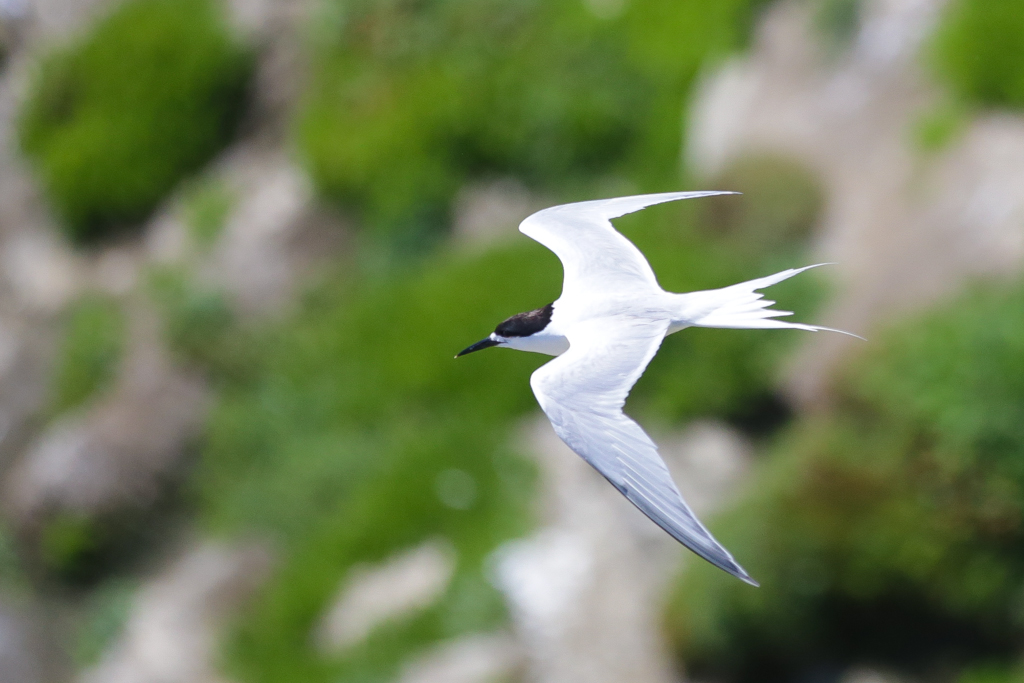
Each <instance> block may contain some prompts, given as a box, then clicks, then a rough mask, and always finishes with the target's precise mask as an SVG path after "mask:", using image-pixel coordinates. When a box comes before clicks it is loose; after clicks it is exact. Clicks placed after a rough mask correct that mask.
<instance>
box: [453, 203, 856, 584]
mask: <svg viewBox="0 0 1024 683" xmlns="http://www.w3.org/2000/svg"><path fill="white" fill-rule="evenodd" d="M721 194H736V193H735V192H667V193H663V194H646V195H637V196H632V197H618V198H615V199H599V200H595V201H587V202H579V203H576V204H565V205H562V206H554V207H551V208H548V209H544V210H542V211H538V212H537V213H535V214H533V215H531V216H529V217H528V218H526V220H524V221H523V222H522V223H521V224H520V226H519V230H520V232H522V233H523V234H525V235H527V236H528V237H531V238H533V239H535V240H536V241H538V242H540V243H541V244H543V245H544V246H545V247H547V248H548V249H550V250H551V251H553V252H555V255H556V256H558V259H559V260H560V261H561V262H562V268H563V270H564V277H563V282H562V294H561V296H560V297H558V300H557V301H555V302H554V303H550V304H548V305H547V306H544V307H542V308H538V309H536V310H533V311H527V312H526V313H520V314H518V315H514V316H512V317H511V318H509V319H508V320H505V321H504V322H502V323H501V324H500V325H498V326H497V327H496V328H495V330H494V332H492V333H491V334H490V336H488V337H487V338H486V339H483V340H481V341H478V342H477V343H476V344H473V345H472V346H469V347H468V348H466V349H463V350H462V351H461V352H459V354H458V355H457V356H456V358H458V357H459V356H464V355H466V354H467V353H472V352H474V351H479V350H481V349H486V348H489V347H492V346H504V347H508V348H511V349H519V350H520V351H534V352H537V353H544V354H548V355H551V356H556V358H555V359H554V360H552V361H550V362H548V363H546V364H545V365H543V366H541V367H540V368H539V369H537V371H535V372H534V373H533V375H532V376H531V377H530V386H531V388H532V389H533V393H534V395H535V396H536V397H537V402H538V403H540V407H541V409H542V410H543V411H544V413H545V414H546V415H547V417H548V419H549V420H550V421H551V425H552V426H553V427H554V429H555V432H556V433H557V434H558V436H559V437H560V438H561V439H562V441H564V442H565V443H566V445H568V446H569V448H571V449H572V450H573V451H575V452H576V453H577V454H578V455H579V456H580V457H582V458H583V459H584V460H586V461H587V462H588V463H590V465H592V466H593V467H594V469H596V470H597V471H598V472H600V473H601V474H602V475H603V476H604V477H605V478H606V479H607V480H608V481H609V482H611V484H612V485H613V486H614V487H615V488H617V489H618V490H619V492H620V493H622V495H624V496H625V497H626V498H628V499H629V501H630V502H631V503H633V504H634V505H635V506H636V507H637V508H639V509H640V511H641V512H643V513H644V514H645V515H647V516H648V517H649V518H650V519H651V520H653V521H654V522H655V523H656V524H657V525H658V526H660V527H661V528H662V529H664V530H665V531H667V532H668V533H669V534H671V535H672V536H673V537H674V538H675V539H676V540H677V541H679V542H680V543H682V544H683V545H685V546H686V547H687V548H689V549H690V550H692V551H693V552H695V553H697V554H698V555H700V556H701V557H703V558H704V559H705V560H707V561H708V562H710V563H711V564H713V565H715V566H716V567H719V568H721V569H724V570H725V571H727V572H729V573H730V574H732V575H733V576H736V577H737V578H739V579H742V580H743V581H746V582H747V583H749V584H751V585H754V586H756V585H758V584H757V582H756V581H754V580H753V579H752V578H751V577H750V575H749V574H747V572H746V571H745V570H744V569H743V567H741V566H740V565H739V564H738V563H737V562H736V560H735V559H733V557H732V555H730V554H729V551H728V550H726V549H725V548H724V547H722V545H721V544H720V543H719V542H718V541H716V540H715V538H714V536H712V535H711V533H710V532H709V531H708V530H707V529H706V528H705V527H704V525H703V524H701V522H700V520H698V519H697V517H696V516H695V515H694V514H693V511H692V510H690V508H689V506H688V505H687V504H686V502H685V501H684V500H683V497H682V495H681V494H680V493H679V489H678V488H676V485H675V483H674V482H673V481H672V477H671V476H670V475H669V472H668V468H667V467H666V466H665V463H664V461H663V460H662V459H661V457H660V456H659V455H658V447H657V446H655V444H654V442H653V441H651V439H650V437H648V436H647V434H646V433H645V432H644V430H643V429H641V428H640V426H639V425H638V424H637V423H636V422H634V421H633V420H631V419H630V418H628V417H626V415H624V414H623V412H622V406H623V404H624V403H625V401H626V396H627V395H628V394H629V392H630V390H631V389H632V388H633V385H634V384H635V383H636V381H637V380H638V379H639V378H640V375H642V374H643V372H644V370H645V369H646V368H647V364H648V363H650V362H651V359H652V358H653V357H654V354H655V353H657V351H658V347H660V346H661V341H662V340H663V339H664V338H665V336H666V335H669V334H672V333H673V332H678V331H680V330H682V329H685V328H687V327H724V328H735V329H749V328H754V329H766V328H789V329H799V330H810V331H814V332H816V331H819V330H829V331H832V332H842V331H841V330H831V329H830V328H827V327H819V326H816V325H803V324H800V323H790V322H784V321H781V320H777V319H776V318H778V317H780V316H786V315H791V314H792V313H791V312H790V311H777V310H772V309H770V308H769V306H771V305H772V304H774V303H775V302H774V301H767V300H765V299H763V298H762V295H761V294H759V293H758V292H757V290H759V289H763V288H765V287H768V286H769V285H774V284H775V283H777V282H781V281H783V280H785V279H787V278H791V277H793V276H794V275H797V274H798V273H802V272H803V271H805V270H807V269H808V268H814V267H815V266H806V267H804V268H791V269H789V270H784V271H782V272H781V273H776V274H775V275H769V276H768V277H763V278H759V279H756V280H750V281H749V282H742V283H740V284H736V285H732V286H730V287H723V288H722V289H712V290H707V291H700V292H690V293H688V294H674V293H672V292H666V291H665V290H663V289H662V288H661V287H660V286H659V285H658V281H657V279H656V278H655V277H654V272H653V271H652V270H651V266H650V265H649V264H648V263H647V259H645V258H644V256H643V254H641V253H640V250H639V249H637V248H636V246H635V245H634V244H633V243H632V242H630V241H629V240H628V239H626V238H625V237H624V236H623V235H622V234H621V233H619V232H618V231H616V230H615V228H613V227H612V224H611V219H612V218H618V217H619V216H624V215H626V214H629V213H633V212H634V211H639V210H640V209H643V208H645V207H648V206H652V205H654V204H661V203H663V202H671V201H676V200H679V199H692V198H695V197H709V196H712V195H721ZM842 333H843V334H850V333H848V332H842ZM852 336H857V335H852Z"/></svg>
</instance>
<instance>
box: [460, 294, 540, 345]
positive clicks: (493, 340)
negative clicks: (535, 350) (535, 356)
mask: <svg viewBox="0 0 1024 683" xmlns="http://www.w3.org/2000/svg"><path fill="white" fill-rule="evenodd" d="M554 310H555V308H554V304H548V305H547V306H544V307H542V308H537V309H534V310H532V311H527V312H526V313H517V314H516V315H514V316H512V317H511V318H508V319H507V320H504V321H502V323H501V324H500V325H498V326H497V327H495V328H494V332H493V333H491V335H490V336H489V337H487V338H486V339H481V340H480V341H478V342H477V343H476V344H473V345H471V346H467V347H466V348H464V349H462V350H461V351H459V352H458V353H457V354H455V357H456V358H458V357H459V356H465V355H466V354H467V353H473V352H474V351H480V350H481V349H487V348H490V347H492V346H498V345H500V344H503V343H505V340H507V339H510V338H513V337H529V336H530V335H531V334H536V333H537V332H540V331H541V330H543V329H544V328H545V327H547V326H548V323H550V322H551V314H552V312H553V311H554Z"/></svg>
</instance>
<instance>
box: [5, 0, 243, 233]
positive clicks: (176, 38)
mask: <svg viewBox="0 0 1024 683" xmlns="http://www.w3.org/2000/svg"><path fill="white" fill-rule="evenodd" d="M251 70H252V59H251V55H250V54H249V53H248V52H247V51H246V50H245V49H243V48H242V47H240V46H239V45H238V44H236V43H235V41H234V40H233V39H232V37H231V36H230V35H229V33H228V30H227V28H226V25H225V22H224V18H223V17H222V16H221V11H220V7H219V5H218V4H217V3H216V2H215V1H214V0H129V1H128V2H126V3H124V4H123V5H121V6H120V7H119V8H117V9H116V10H115V11H114V12H113V13H112V14H111V15H109V16H108V17H106V18H104V19H103V20H101V21H100V22H99V23H98V24H97V25H96V26H95V27H93V28H92V30H90V31H89V32H88V33H87V34H86V35H85V36H84V37H83V38H82V39H80V40H79V41H77V42H76V43H74V44H72V45H69V46H66V47H64V48H62V49H59V50H58V51H57V52H55V53H54V54H51V55H50V56H49V57H47V58H46V59H45V60H44V61H43V62H42V64H41V65H40V68H39V72H38V74H37V77H36V79H35V82H34V84H33V86H32V92H31V95H30V97H29V99H28V102H27V104H26V106H25V109H24V111H23V112H22V115H21V121H20V139H21V147H22V149H23V150H24V152H25V153H26V154H27V155H28V156H29V157H30V158H31V160H32V161H33V163H34V165H35V167H36V170H37V172H38V175H39V177H40V180H41V182H42V184H43V186H44V188H45V190H46V194H47V196H48V198H49V199H50V201H51V203H52V204H53V206H54V208H55V209H56V210H57V212H58V213H59V214H60V216H61V218H62V219H63V221H64V226H65V229H66V231H67V233H68V234H69V236H71V237H72V238H73V239H75V240H78V241H84V240H90V239H94V238H97V237H100V236H102V235H104V234H106V233H107V232H109V231H110V230H112V229H114V228H118V227H125V226H130V225H132V224H135V223H137V222H139V221H140V220H142V219H144V218H145V217H146V215H147V214H148V213H149V212H150V211H151V210H152V209H153V207H154V206H155V205H156V204H157V202H159V201H160V200H161V198H163V197H164V196H165V195H166V194H167V193H168V192H169V191H170V190H171V189H172V188H173V187H174V186H175V184H176V183H177V182H178V181H179V180H181V179H182V178H183V177H185V176H186V175H188V174H189V173H191V172H193V171H195V170H196V169H198V168H199V167H200V166H202V165H203V164H204V163H206V162H207V161H208V160H209V159H210V158H211V157H212V156H213V155H214V154H215V153H216V152H217V151H218V150H219V149H221V148H222V147H223V146H224V144H225V143H226V142H227V141H228V140H229V139H230V137H231V135H232V133H233V131H234V130H235V127H236V125H237V123H238V120H239V116H240V114H241V112H242V109H243V105H244V102H245V94H246V90H247V84H248V81H249V76H250V73H251Z"/></svg>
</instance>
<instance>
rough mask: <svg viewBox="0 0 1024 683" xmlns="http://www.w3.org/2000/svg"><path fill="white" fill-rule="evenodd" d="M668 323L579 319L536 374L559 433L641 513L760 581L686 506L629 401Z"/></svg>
mask: <svg viewBox="0 0 1024 683" xmlns="http://www.w3.org/2000/svg"><path fill="white" fill-rule="evenodd" d="M667 328H668V323H667V322H658V321H648V320H643V319H636V318H623V317H616V318H614V319H608V320H601V319H597V320H592V321H588V322H587V323H583V324H580V325H577V326H576V327H575V328H574V329H573V332H572V333H571V334H570V335H569V343H570V348H569V350H568V351H566V352H565V353H564V354H562V355H561V356H558V357H557V358H555V359H554V360H552V361H551V362H549V363H547V364H546V365H543V366H541V367H540V368H539V369H538V370H537V371H536V372H534V373H533V376H532V377H531V378H530V386H531V387H532V388H533V393H534V394H535V395H536V397H537V401H538V403H540V406H541V408H542V409H543V410H544V412H545V414H547V416H548V419H549V420H551V424H552V426H553V427H554V428H555V432H556V433H557V434H558V436H559V437H561V439H562V441H564V442H565V443H566V444H567V445H568V446H569V448H571V449H572V450H573V451H575V452H576V453H577V454H578V455H579V456H580V457H582V458H583V459H584V460H586V461H587V462H588V463H590V464H591V465H592V466H593V467H594V468H595V469H596V470H597V471H598V472H600V473H601V474H602V475H604V477H605V478H606V479H607V480H608V481H610V482H611V483H612V485H613V486H615V488H617V489H618V490H619V491H620V492H621V493H622V494H623V495H624V496H626V498H628V499H629V501H630V502H631V503H633V504H634V505H636V506H637V507H638V508H639V509H640V511H641V512H643V513H644V514H645V515H647V516H648V517H650V518H651V519H652V520H653V521H654V522H655V523H656V524H658V526H660V527H661V528H662V529H664V530H665V531H667V532H668V533H669V534H671V535H672V536H673V537H674V538H675V539H676V540H678V541H679V542H680V543H682V544H683V545H685V546H686V547H687V548H689V549H690V550H692V551H693V552H695V553H697V554H698V555H700V556H701V557H703V558H704V559H706V560H707V561H708V562H711V563H712V564H714V565H715V566H717V567H720V568H721V569H724V570H725V571H727V572H729V573H730V574H732V575H733V576H736V577H738V578H740V579H742V580H743V581H746V582H747V583H750V584H753V585H755V586H756V585H757V583H756V582H755V581H754V580H753V579H751V578H750V576H749V575H748V574H747V572H746V571H745V570H744V569H743V567H741V566H740V565H739V564H737V562H736V560H734V559H733V557H732V555H730V554H729V551H727V550H726V549H725V548H723V547H722V545H721V544H719V543H718V541H716V540H715V538H714V537H713V536H712V535H711V533H710V532H709V531H708V530H707V529H706V528H705V527H704V525H703V524H701V523H700V521H699V520H698V519H697V517H696V516H695V515H694V514H693V512H692V511H691V510H690V508H689V506H687V504H686V502H685V501H684V500H683V497H682V495H681V494H680V493H679V489H678V488H676V485H675V483H674V482H673V481H672V477H671V475H669V471H668V468H667V467H666V466H665V463H664V461H662V459H661V457H660V456H659V455H658V448H657V446H655V445H654V442H653V441H651V439H650V437H648V436H647V434H645V433H644V430H643V429H641V428H640V426H639V425H638V424H637V423H636V422H634V421H633V420H631V419H629V418H628V417H626V415H624V414H623V412H622V406H623V404H624V403H625V401H626V396H627V395H628V394H629V391H630V389H632V388H633V385H634V384H635V383H636V381H637V380H638V379H639V378H640V375H642V374H643V371H644V369H645V368H646V367H647V364H648V363H650V361H651V358H653V357H654V354H655V353H657V351H658V347H659V346H660V345H661V341H662V339H663V338H664V336H665V332H666V331H667Z"/></svg>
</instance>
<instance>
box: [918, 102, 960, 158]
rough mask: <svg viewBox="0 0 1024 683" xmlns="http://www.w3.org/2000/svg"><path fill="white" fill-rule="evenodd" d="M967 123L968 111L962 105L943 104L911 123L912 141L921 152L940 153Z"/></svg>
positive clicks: (953, 103) (954, 139)
mask: <svg viewBox="0 0 1024 683" xmlns="http://www.w3.org/2000/svg"><path fill="white" fill-rule="evenodd" d="M967 123H968V111H967V110H966V108H965V107H964V106H963V105H962V104H958V103H955V102H943V103H941V104H939V105H938V106H936V107H934V108H932V109H930V110H928V111H925V112H924V113H923V114H921V115H920V116H919V117H918V119H917V120H916V121H914V122H913V124H912V129H911V134H912V141H913V143H914V145H915V146H916V147H917V149H919V150H920V151H922V152H940V151H942V150H944V149H946V148H947V147H949V145H950V144H952V143H953V142H954V141H956V140H957V138H958V137H959V136H960V134H961V133H962V132H963V131H964V130H965V129H966V127H967Z"/></svg>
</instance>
